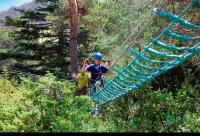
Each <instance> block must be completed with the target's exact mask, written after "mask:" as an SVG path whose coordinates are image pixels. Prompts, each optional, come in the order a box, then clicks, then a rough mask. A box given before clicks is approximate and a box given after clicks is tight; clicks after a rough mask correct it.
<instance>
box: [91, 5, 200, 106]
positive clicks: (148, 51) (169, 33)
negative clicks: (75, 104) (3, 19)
mask: <svg viewBox="0 0 200 136" xmlns="http://www.w3.org/2000/svg"><path fill="white" fill-rule="evenodd" d="M193 4H194V3H193V2H191V3H190V4H188V5H187V7H186V8H185V9H184V10H183V11H182V12H181V13H180V15H179V16H176V15H172V14H170V13H168V12H165V11H162V10H159V9H155V10H154V12H155V15H156V16H159V17H163V18H166V19H168V20H170V21H172V22H171V23H170V24H169V25H168V27H166V28H165V29H164V30H163V31H162V32H161V33H160V34H159V35H158V36H157V37H156V38H154V39H153V40H152V41H151V42H150V43H149V44H148V45H146V46H144V49H143V50H142V51H141V52H137V51H135V50H133V49H131V48H127V51H128V52H130V53H131V54H132V55H133V56H134V58H133V59H132V61H131V62H130V63H129V64H128V65H126V66H125V67H124V68H122V69H121V70H119V69H117V68H115V67H112V70H113V71H114V72H115V73H116V74H117V75H116V76H115V77H113V78H112V79H111V80H106V79H105V78H104V79H103V80H104V81H105V86H104V88H99V91H98V93H96V94H94V95H93V96H92V99H93V100H94V102H96V104H97V105H99V106H101V105H103V104H105V103H108V102H111V101H113V100H115V99H117V98H119V97H122V96H123V95H125V94H127V93H131V92H132V91H133V90H135V89H137V88H139V87H141V86H143V85H144V84H146V83H148V82H150V81H151V80H153V79H154V78H155V77H157V76H159V75H161V74H163V73H165V72H167V71H168V70H170V69H172V68H174V67H177V66H178V65H180V64H181V63H183V62H184V61H185V60H186V59H188V58H190V57H192V56H193V55H195V54H196V53H199V52H200V42H199V41H200V36H196V37H192V36H187V35H181V34H178V33H176V32H174V31H173V30H171V29H172V27H174V26H175V25H177V24H178V25H180V26H181V27H184V28H187V29H189V30H192V31H195V30H200V26H198V25H195V24H193V23H190V22H188V21H187V20H184V19H182V18H181V17H182V16H183V15H184V14H185V13H186V12H187V11H188V10H189V9H190V8H191V7H192V6H193ZM163 37H168V38H169V39H173V40H177V41H181V42H183V43H186V45H185V46H183V47H180V46H179V45H176V44H170V45H169V44H166V43H165V42H163V41H162V40H161V39H162V38H163ZM191 41H192V43H193V44H192V46H191V47H189V46H188V42H191ZM158 48H159V49H160V50H158ZM176 52H177V53H176ZM152 56H153V57H152Z"/></svg>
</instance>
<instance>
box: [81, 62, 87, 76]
mask: <svg viewBox="0 0 200 136" xmlns="http://www.w3.org/2000/svg"><path fill="white" fill-rule="evenodd" d="M87 62H88V60H87V59H86V60H85V61H84V62H83V67H82V74H83V75H85V72H86V67H87V66H88V64H87Z"/></svg>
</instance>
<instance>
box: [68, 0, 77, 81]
mask: <svg viewBox="0 0 200 136" xmlns="http://www.w3.org/2000/svg"><path fill="white" fill-rule="evenodd" d="M68 1H69V11H70V14H69V15H70V63H71V77H72V78H73V79H74V78H75V76H76V74H77V72H78V55H77V31H78V7H77V0H68Z"/></svg>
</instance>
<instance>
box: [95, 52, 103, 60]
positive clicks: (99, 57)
mask: <svg viewBox="0 0 200 136" xmlns="http://www.w3.org/2000/svg"><path fill="white" fill-rule="evenodd" d="M102 57H103V55H102V54H101V53H99V52H96V53H94V54H93V58H94V59H96V60H101V59H102Z"/></svg>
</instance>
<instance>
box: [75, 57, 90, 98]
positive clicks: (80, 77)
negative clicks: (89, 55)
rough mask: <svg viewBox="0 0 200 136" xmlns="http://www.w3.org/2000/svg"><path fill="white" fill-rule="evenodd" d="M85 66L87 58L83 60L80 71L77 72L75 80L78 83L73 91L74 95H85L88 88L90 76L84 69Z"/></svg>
mask: <svg viewBox="0 0 200 136" xmlns="http://www.w3.org/2000/svg"><path fill="white" fill-rule="evenodd" d="M86 67H87V60H85V61H84V64H83V67H82V70H81V73H78V74H77V76H76V82H77V83H78V88H79V89H78V90H76V91H75V95H76V96H79V95H86V94H87V88H88V80H89V79H90V78H91V75H90V73H88V72H86V71H85V68H86Z"/></svg>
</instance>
